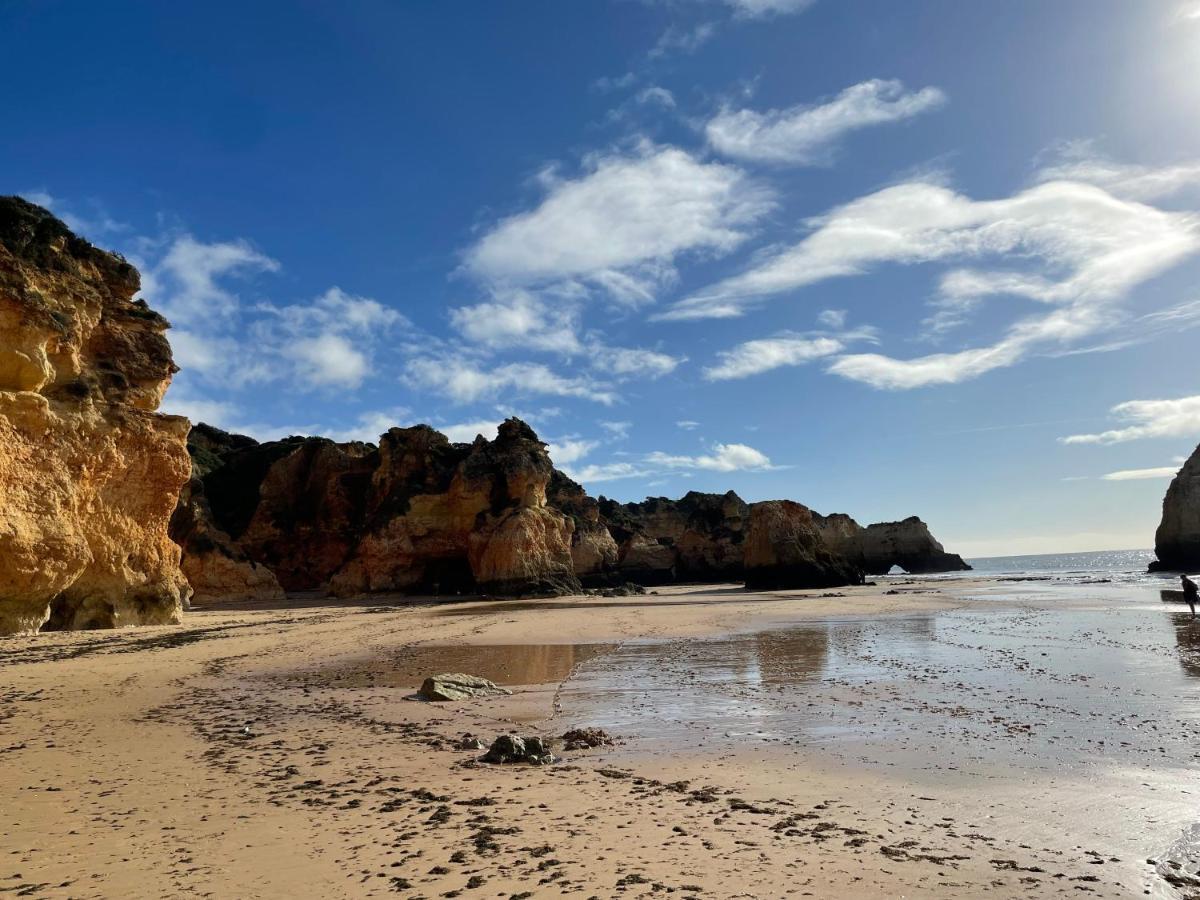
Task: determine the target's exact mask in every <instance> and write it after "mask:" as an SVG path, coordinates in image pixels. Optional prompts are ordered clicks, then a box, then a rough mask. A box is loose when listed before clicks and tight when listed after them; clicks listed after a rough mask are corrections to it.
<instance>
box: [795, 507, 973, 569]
mask: <svg viewBox="0 0 1200 900" xmlns="http://www.w3.org/2000/svg"><path fill="white" fill-rule="evenodd" d="M815 522H816V526H817V529H818V530H819V531H820V532H821V535H822V537H823V538H824V540H825V543H826V544H827V545H828V546H829V548H830V549H831V550H833V551H834V552H835V553H840V554H841V555H843V556H845V557H846V558H847V559H848V560H850V562H852V563H853V564H854V565H856V566H857V567H858V568H860V569H862V570H863V571H864V572H865V573H867V574H868V575H886V574H887V573H888V572H890V571H891V569H892V567H893V566H899V567H900V568H901V569H903V570H904V571H905V572H908V573H909V574H910V575H928V574H930V573H933V572H966V571H969V570H970V568H971V567H970V566H969V565H967V564H966V562H964V561H963V558H962V557H961V556H959V555H958V554H957V553H947V552H946V550H945V548H944V547H943V546H942V545H941V544H940V543H938V541H937V540H936V539H935V538H934V536H933V535H932V534H930V532H929V526H928V525H926V524H925V523H924V522H922V521H921V520H920V519H919V518H917V517H916V516H910V517H909V518H907V519H905V520H904V521H902V522H879V523H876V524H874V525H868V526H867V527H866V528H863V527H862V526H861V525H859V524H858V523H857V522H855V521H854V520H853V519H852V518H850V517H849V516H847V515H845V514H843V513H834V514H833V515H830V516H819V515H818V516H815Z"/></svg>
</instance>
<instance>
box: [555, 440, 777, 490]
mask: <svg viewBox="0 0 1200 900" xmlns="http://www.w3.org/2000/svg"><path fill="white" fill-rule="evenodd" d="M778 468H782V467H781V466H776V465H773V464H772V462H771V460H770V458H769V457H768V456H767V455H766V454H765V453H762V452H761V451H759V450H756V449H755V448H753V447H750V446H747V445H746V444H735V443H730V444H720V443H718V444H713V445H712V449H711V451H710V452H709V453H703V454H699V455H695V456H690V455H681V454H672V453H666V452H663V451H661V450H656V451H654V452H652V453H647V454H645V455H644V456H642V457H640V458H638V459H636V460H631V461H625V460H622V461H618V462H609V463H597V464H591V465H587V466H582V467H579V468H574V469H572V468H569V467H568V468H567V474H568V475H570V476H571V477H572V478H574V479H575V480H576V481H579V482H582V483H584V484H588V483H589V482H597V481H616V480H618V479H627V478H654V477H658V476H661V475H663V474H664V473H676V474H687V473H689V472H694V471H709V472H765V471H770V470H772V469H778Z"/></svg>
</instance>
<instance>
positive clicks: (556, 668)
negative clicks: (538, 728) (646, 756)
mask: <svg viewBox="0 0 1200 900" xmlns="http://www.w3.org/2000/svg"><path fill="white" fill-rule="evenodd" d="M612 646H613V645H609V644H517V645H511V644H497V645H483V646H470V645H467V646H463V645H457V646H449V647H443V646H429V645H426V646H421V647H415V648H412V649H411V650H408V651H406V652H405V653H404V654H403V655H400V654H391V655H388V656H384V657H373V658H371V659H368V660H363V661H358V662H352V663H349V664H343V665H341V666H339V667H338V668H336V669H331V670H325V671H324V672H323V673H322V674H323V675H324V676H325V677H327V678H328V679H329V681H330V682H331V684H333V685H334V686H336V687H350V688H353V687H407V688H412V689H414V690H415V689H416V688H417V687H418V686H419V685H420V684H421V682H422V680H424V679H425V678H426V677H427V676H429V675H433V674H436V673H439V672H466V673H468V674H470V675H478V676H480V677H482V678H487V679H488V680H489V681H494V682H496V683H497V684H502V685H509V686H511V685H535V684H547V683H554V682H559V681H563V680H564V679H566V678H567V677H569V676H570V674H571V672H572V670H574V669H575V668H576V667H577V666H579V665H581V664H582V663H585V662H586V661H587V660H589V659H592V658H593V657H595V656H598V655H600V654H603V653H605V652H608V651H609V650H611V649H612Z"/></svg>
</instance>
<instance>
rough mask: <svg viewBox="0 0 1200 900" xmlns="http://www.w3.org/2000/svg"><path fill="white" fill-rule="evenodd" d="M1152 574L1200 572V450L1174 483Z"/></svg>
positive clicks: (1156, 538)
mask: <svg viewBox="0 0 1200 900" xmlns="http://www.w3.org/2000/svg"><path fill="white" fill-rule="evenodd" d="M1154 552H1155V555H1157V556H1158V559H1157V560H1156V561H1155V562H1152V563H1151V564H1150V571H1152V572H1180V571H1183V572H1195V571H1198V570H1200V447H1197V448H1196V449H1195V450H1194V451H1192V455H1191V456H1189V457H1188V459H1187V462H1185V463H1184V464H1183V467H1182V468H1181V469H1180V470H1179V472H1178V474H1176V475H1175V477H1174V478H1173V479H1171V484H1170V485H1169V486H1168V487H1167V494H1166V496H1165V497H1164V498H1163V511H1162V521H1161V522H1160V523H1159V526H1158V530H1157V531H1156V532H1155V534H1154Z"/></svg>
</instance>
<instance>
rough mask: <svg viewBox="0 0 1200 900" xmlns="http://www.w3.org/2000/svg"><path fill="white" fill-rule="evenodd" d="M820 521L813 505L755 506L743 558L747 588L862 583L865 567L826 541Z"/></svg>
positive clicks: (774, 503) (784, 502) (779, 502)
mask: <svg viewBox="0 0 1200 900" xmlns="http://www.w3.org/2000/svg"><path fill="white" fill-rule="evenodd" d="M815 519H816V516H814V514H813V512H812V510H810V509H809V508H808V507H807V506H803V505H801V504H799V503H794V502H792V501H791V500H767V501H764V502H762V503H753V504H751V506H750V517H749V526H748V528H747V535H746V541H745V547H744V556H743V563H744V565H745V571H746V587H748V588H750V589H751V590H771V589H783V588H798V587H836V586H839V585H845V584H862V581H863V576H862V571H861V569H860V568H859V567H858V566H856V565H855V564H854V563H852V562H851V561H850V560H849V559H848V558H847V557H845V556H844V555H842V554H840V553H838V552H837V551H835V550H833V549H832V548H831V547H830V546H829V545H828V544H827V543H826V542H825V539H824V537H823V536H822V532H821V529H820V528H818V526H817V523H816V521H815Z"/></svg>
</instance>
